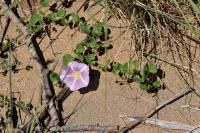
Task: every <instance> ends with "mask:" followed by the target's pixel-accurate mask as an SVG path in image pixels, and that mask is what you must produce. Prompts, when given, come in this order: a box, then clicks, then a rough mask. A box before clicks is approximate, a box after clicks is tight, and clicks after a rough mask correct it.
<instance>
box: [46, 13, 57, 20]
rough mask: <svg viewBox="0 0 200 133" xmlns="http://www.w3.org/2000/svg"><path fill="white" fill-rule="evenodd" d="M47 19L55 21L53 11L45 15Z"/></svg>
mask: <svg viewBox="0 0 200 133" xmlns="http://www.w3.org/2000/svg"><path fill="white" fill-rule="evenodd" d="M47 19H48V20H50V21H51V22H55V21H56V18H55V15H54V14H53V13H49V14H48V15H47Z"/></svg>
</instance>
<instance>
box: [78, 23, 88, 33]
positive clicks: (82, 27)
mask: <svg viewBox="0 0 200 133" xmlns="http://www.w3.org/2000/svg"><path fill="white" fill-rule="evenodd" d="M79 26H80V30H81V31H82V32H84V33H89V32H90V28H89V26H88V24H87V23H86V22H85V21H80V23H79Z"/></svg>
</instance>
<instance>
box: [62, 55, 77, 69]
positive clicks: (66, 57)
mask: <svg viewBox="0 0 200 133" xmlns="http://www.w3.org/2000/svg"><path fill="white" fill-rule="evenodd" d="M73 60H74V57H73V56H72V55H70V54H66V55H64V56H63V62H62V63H63V66H64V67H65V66H67V65H68V64H69V63H70V62H71V61H73Z"/></svg>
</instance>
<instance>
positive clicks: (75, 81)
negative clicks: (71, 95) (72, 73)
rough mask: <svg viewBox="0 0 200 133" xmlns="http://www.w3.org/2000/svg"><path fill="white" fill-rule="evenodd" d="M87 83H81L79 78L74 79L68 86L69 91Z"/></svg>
mask: <svg viewBox="0 0 200 133" xmlns="http://www.w3.org/2000/svg"><path fill="white" fill-rule="evenodd" d="M86 86H87V85H86V84H85V83H83V81H82V80H81V79H78V80H74V81H73V83H72V84H71V86H69V88H70V90H71V91H76V90H79V89H80V88H83V87H86Z"/></svg>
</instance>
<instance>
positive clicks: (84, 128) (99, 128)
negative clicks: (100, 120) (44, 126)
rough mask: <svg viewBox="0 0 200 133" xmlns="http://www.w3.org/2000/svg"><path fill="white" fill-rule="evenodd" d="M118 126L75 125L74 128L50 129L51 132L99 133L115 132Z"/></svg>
mask: <svg viewBox="0 0 200 133" xmlns="http://www.w3.org/2000/svg"><path fill="white" fill-rule="evenodd" d="M117 130H119V126H117V125H116V126H100V125H76V126H62V127H52V128H50V131H51V132H84V131H96V132H100V133H104V132H109V131H117Z"/></svg>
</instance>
